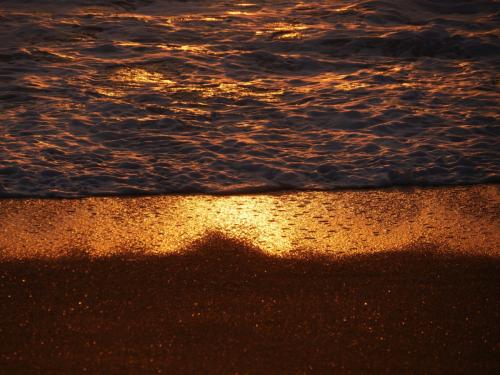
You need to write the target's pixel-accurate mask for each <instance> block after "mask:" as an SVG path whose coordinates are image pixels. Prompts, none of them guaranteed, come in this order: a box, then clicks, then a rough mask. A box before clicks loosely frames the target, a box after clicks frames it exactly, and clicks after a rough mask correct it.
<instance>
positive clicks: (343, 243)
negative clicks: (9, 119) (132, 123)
mask: <svg viewBox="0 0 500 375" xmlns="http://www.w3.org/2000/svg"><path fill="white" fill-rule="evenodd" d="M499 205H500V195H499V189H498V187H497V186H476V187H468V188H465V187H457V188H447V189H408V190H399V189H394V190H379V191H345V192H299V193H283V194H266V195H234V196H207V195H191V196H163V197H143V198H88V199H84V200H3V201H0V208H1V210H0V212H2V214H1V216H0V249H1V250H2V254H3V257H4V258H7V259H22V258H37V257H42V258H44V257H49V258H57V257H64V256H91V257H101V256H108V255H116V254H121V255H125V256H133V255H134V254H136V255H137V254H167V253H172V252H179V251H189V249H190V246H191V245H192V244H193V243H195V242H199V241H200V240H201V241H203V240H207V241H210V239H211V238H213V236H214V235H215V236H216V237H217V238H227V239H238V240H242V241H244V242H246V243H249V244H251V245H253V246H255V247H257V248H259V249H261V250H262V251H264V252H265V253H268V254H270V255H275V256H302V255H305V254H310V253H315V254H324V255H331V256H345V255H355V254H361V253H371V252H380V251H392V250H395V251H397V250H405V249H416V250H418V249H431V250H436V251H454V252H463V253H474V254H488V255H496V256H498V255H500V253H499V251H500V235H499V233H500V232H499V231H498V228H499V227H500V217H499V212H500V210H499Z"/></svg>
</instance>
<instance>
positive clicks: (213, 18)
mask: <svg viewBox="0 0 500 375" xmlns="http://www.w3.org/2000/svg"><path fill="white" fill-rule="evenodd" d="M499 24H500V3H499V2H497V1H487V0H476V1H473V0H470V1H462V0H385V1H382V0H381V1H377V0H329V1H326V0H325V1H297V0H293V1H292V0H289V1H280V0H276V1H256V0H242V2H241V3H238V2H237V1H227V0H226V1H222V0H210V1H194V0H193V1H174V0H169V1H167V0H163V1H162V0H135V1H134V0H107V1H106V0H66V1H63V0H29V1H26V0H23V1H18V0H0V196H38V197H46V196H61V197H78V196H87V195H103V194H135V193H147V194H150V193H151V194H155V193H169V192H241V191H266V190H273V189H321V190H323V189H326V190H328V189H336V188H346V187H376V186H388V185H400V184H410V185H411V184H415V185H440V184H469V183H482V182H498V181H499V180H500V178H499V177H500V126H499V125H500V124H499V121H498V119H499V116H498V115H499V88H498V76H499V67H500V40H499V38H500V33H499V31H498V30H499V29H498V25H499Z"/></svg>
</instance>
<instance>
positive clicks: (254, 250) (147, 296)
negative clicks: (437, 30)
mask: <svg viewBox="0 0 500 375" xmlns="http://www.w3.org/2000/svg"><path fill="white" fill-rule="evenodd" d="M456 189H458V190H456ZM496 189H497V187H496V186H482V187H481V186H476V187H470V188H466V187H462V188H452V189H446V188H441V189H434V190H432V189H431V190H432V191H429V190H427V189H424V190H419V189H417V190H416V191H407V190H398V191H397V194H399V196H400V197H403V196H405V195H409V196H410V197H412V198H415V195H414V194H419V196H420V197H421V199H420V201H418V200H417V201H416V205H417V207H425V204H424V203H423V201H425V199H422V197H425V196H427V195H426V194H430V195H429V196H432V195H433V194H435V193H436V192H438V193H439V194H440V195H441V196H442V201H443V202H448V203H446V204H448V205H450V204H451V203H450V202H451V200H448V201H447V199H446V197H447V196H448V195H449V193H453V194H452V196H453V197H455V199H454V201H453V202H454V203H455V205H454V206H453V207H455V214H457V215H459V217H462V218H463V221H462V222H463V223H467V227H465V226H463V227H462V232H463V236H465V237H467V236H468V234H470V233H472V234H474V233H476V232H475V231H478V232H479V229H477V228H474V223H478V224H477V225H479V223H481V226H483V224H484V223H486V222H490V224H491V225H492V226H493V227H494V226H496V227H497V228H498V210H497V207H498V200H495V199H485V197H490V198H492V197H494V194H493V193H494V192H495V190H496ZM459 191H461V193H458V192H459ZM478 192H482V193H481V194H483V195H482V198H480V196H479V193H478ZM375 193H376V194H379V195H378V196H379V197H385V198H384V199H380V200H379V201H378V205H381V206H382V207H393V208H392V209H387V211H388V212H390V213H391V214H394V213H396V212H399V213H400V214H399V215H400V216H399V217H400V218H401V220H407V217H408V216H407V215H406V214H405V212H406V213H407V212H408V210H410V207H408V206H405V205H404V204H402V203H404V202H406V201H405V200H404V199H403V200H400V201H398V202H399V204H400V205H399V209H396V208H395V205H396V203H394V201H393V200H392V201H391V199H389V198H394V195H393V194H394V193H395V192H394V191H393V190H390V191H376V192H373V191H360V192H339V193H330V194H338V197H341V196H342V194H345V195H344V198H345V199H344V200H342V199H340V198H339V200H340V201H341V202H344V203H346V202H349V200H347V198H349V199H351V202H354V203H353V207H356V204H355V202H356V199H354V198H356V197H357V198H358V199H360V197H358V196H357V194H359V195H365V196H367V195H368V196H370V194H375ZM317 194H319V193H317ZM492 194H493V195H492ZM286 196H287V195H286V194H285V195H283V194H278V195H275V196H274V197H277V198H276V199H278V200H280V199H284V198H283V197H286ZM472 196H475V197H476V198H474V199H475V200H473V201H472V203H470V201H468V200H467V199H470V198H471V197H472ZM280 197H281V198H280ZM353 197H354V198H353ZM448 197H449V196H448ZM229 198H231V197H229ZM331 198H332V196H330V199H331ZM95 199H98V198H95ZM99 199H101V200H103V202H104V201H106V202H108V203H106V204H107V205H108V206H110V205H111V204H112V203H113V202H115V203H116V198H112V199H111V198H99ZM130 199H131V201H130V202H134V203H130V202H129V203H130V205H129V207H135V211H134V210H133V212H136V213H138V212H140V214H138V215H139V216H140V217H141V218H143V216H141V215H148V214H149V213H150V211H148V207H155V205H151V204H149V205H148V204H142V203H144V202H148V200H155V199H156V200H159V201H160V202H162V200H165V199H167V201H168V199H169V198H168V197H153V198H151V197H150V198H130ZM183 199H191V200H193V199H194V198H193V197H192V196H189V197H183ZM197 199H202V196H200V197H198V198H197ZM203 199H206V198H203ZM212 199H213V201H212V202H211V204H215V203H214V202H217V201H218V200H219V199H221V200H225V199H228V197H213V198H212ZM231 199H234V197H233V198H231ZM371 199H372V202H376V200H374V199H373V196H372V197H371ZM143 200H145V201H143ZM41 202H43V204H44V205H45V207H48V206H57V205H66V206H67V207H71V206H72V204H76V202H80V204H82V203H81V201H67V200H63V201H51V200H48V201H41ZM71 202H73V203H71ZM91 202H93V204H95V200H91ZM141 202H142V203H141ZM468 202H469V203H468ZM480 202H483V203H482V204H479V203H480ZM21 203H22V205H21ZM302 203H304V201H303V202H302ZM37 204H38V206H37ZM84 204H89V203H88V202H87V203H84ZM443 204H444V203H443ZM12 205H16V207H17V209H18V211H17V214H18V215H23V214H24V215H28V214H29V215H32V218H31V219H30V220H37V221H38V222H39V227H41V228H43V227H44V225H46V222H48V221H50V220H57V221H55V222H53V227H55V228H57V227H58V226H61V225H63V223H62V221H60V220H59V219H58V218H50V217H48V216H46V217H45V219H44V220H42V218H41V217H40V216H36V214H35V213H36V210H34V209H33V207H35V208H37V209H39V208H40V207H41V206H40V205H41V203H37V202H35V201H29V200H28V201H6V200H4V201H0V208H1V210H0V213H1V214H2V215H1V219H0V222H1V223H2V226H3V227H5V223H6V222H7V221H6V218H7V217H9V218H12V216H11V214H12V211H11V210H12V207H13V206H12ZM215 205H216V204H215ZM22 206H24V209H21V207H22ZM98 207H101V208H102V207H103V206H98ZM188 207H192V206H188ZM285 207H286V205H285ZM474 207H475V208H476V210H475V211H474V210H472V209H471V208H474ZM7 208H8V209H7ZM370 209H371V210H372V212H377V209H376V208H374V207H372V208H370ZM469 209H470V210H469ZM413 210H414V211H412V212H413V214H412V216H416V217H418V212H419V211H418V210H415V209H414V208H413ZM49 211H50V210H49ZM340 211H341V212H342V210H340ZM435 211H436V212H440V211H439V210H437V209H436V210H435ZM448 211H449V212H450V215H449V216H450V217H452V215H451V213H452V212H454V211H453V210H451V209H450V208H449V210H448ZM47 212H48V211H47V210H45V211H43V210H40V211H38V214H39V215H43V214H44V213H47ZM175 212H177V213H178V212H179V211H175ZM284 212H286V210H285V211H284ZM481 212H482V214H480V213H481ZM110 213H112V211H111V212H110V211H99V210H96V213H95V215H93V216H92V215H91V217H94V219H93V220H96V221H97V222H98V223H100V222H105V221H99V220H100V219H102V218H103V217H105V216H106V215H108V214H110ZM290 213H293V211H290ZM67 215H69V214H67ZM124 215H125V216H128V217H130V218H131V220H132V218H133V215H132V214H131V211H130V210H129V211H126V212H125V213H124ZM474 215H476V216H481V217H482V221H480V220H476V221H473V220H469V221H465V219H466V218H471V217H475V216H474ZM229 216H231V215H229ZM61 217H64V215H61ZM306 217H307V216H306ZM79 218H80V219H81V218H82V216H79ZM204 218H205V219H204V221H205V222H207V221H209V220H208V219H207V218H206V216H205V217H204ZM27 220H28V219H27ZM89 220H90V219H89ZM115 220H118V218H116V219H115ZM134 220H135V219H134ZM155 220H156V221H158V220H160V218H156V219H154V220H152V221H151V222H149V223H147V224H146V223H145V224H143V228H144V231H145V232H147V231H148V230H151V229H150V228H151V227H152V224H151V223H152V222H155ZM242 220H243V219H242ZM318 220H321V219H318ZM417 222H418V220H417ZM451 222H452V223H453V221H451ZM18 223H20V224H19V225H18V229H19V230H18V232H17V236H18V239H19V240H20V241H22V240H23V238H24V237H22V233H23V231H22V229H23V228H24V227H23V224H22V223H23V222H22V221H21V220H19V221H18ZM85 223H87V224H85ZM255 223H258V221H255ZM262 223H263V225H264V226H266V225H269V223H268V222H267V221H262ZM418 223H420V222H418ZM191 224H192V223H191ZM325 224H326V223H325ZM73 225H74V227H75V228H76V229H77V228H78V225H81V226H84V225H87V227H85V226H84V227H85V228H92V227H93V226H92V225H90V224H89V222H88V221H87V222H86V221H84V220H81V221H78V220H75V221H73ZM116 225H117V226H119V221H116ZM207 225H208V224H207ZM233 225H234V223H233ZM304 225H312V224H311V223H309V224H307V222H306V220H304ZM331 225H333V224H331ZM359 225H361V224H353V225H352V228H354V229H352V228H351V232H352V233H355V231H356V230H358V229H357V228H361V227H360V226H359ZM418 225H420V226H423V225H424V224H423V223H420V224H418ZM96 226H97V225H96ZM96 226H94V227H96ZM447 226H450V228H451V229H450V230H451V232H452V233H454V232H453V230H454V229H453V228H454V226H453V225H448V224H447ZM12 228H15V227H11V229H12ZM32 229H33V230H32V232H33V233H32V236H33V237H31V238H36V236H37V235H38V238H39V239H40V243H41V244H42V245H43V246H42V248H43V249H45V250H46V253H45V255H44V254H43V253H42V252H41V251H40V249H38V250H37V251H33V252H32V253H25V254H18V256H14V255H15V251H14V250H13V249H14V247H10V248H8V247H7V246H8V244H9V243H14V242H5V241H4V242H3V243H2V251H3V253H4V255H5V254H10V256H4V258H3V260H2V262H0V298H1V299H2V301H1V303H0V317H1V318H0V333H1V336H2V340H0V372H2V373H9V374H11V373H64V374H67V373H82V372H88V373H106V374H110V373H140V372H143V373H169V374H170V373H214V374H234V373H239V374H246V373H251V374H254V373H273V374H274V373H278V374H281V373H283V374H284V373H287V374H290V373H332V372H335V373H366V372H370V373H402V372H405V373H408V372H411V373H424V372H425V373H492V374H493V373H498V372H499V370H500V361H499V359H498V358H499V357H500V355H499V354H500V353H499V352H500V345H499V338H500V327H499V326H500V325H499V323H498V322H499V321H500V309H499V307H500V295H499V293H498V287H499V285H500V276H499V275H500V258H499V257H498V254H497V253H495V252H494V251H493V250H488V249H487V248H484V247H481V243H479V242H478V245H477V246H473V245H470V243H468V242H467V241H464V242H463V243H466V244H467V246H468V248H469V250H470V251H465V250H464V249H465V247H464V248H457V249H455V248H448V249H446V250H445V249H444V244H443V243H439V241H437V240H436V241H434V242H431V241H430V240H429V239H432V238H436V239H437V238H438V237H439V236H438V235H437V234H436V235H435V236H434V237H433V236H432V235H430V234H429V236H428V237H426V238H427V239H428V240H429V241H427V242H426V241H421V242H415V241H413V242H411V241H410V242H409V243H406V244H401V243H399V242H395V243H394V244H396V245H398V246H395V247H391V246H389V245H387V246H386V248H385V250H384V249H378V248H376V249H375V250H374V249H371V250H369V249H368V248H367V249H368V250H366V251H362V248H360V249H361V250H359V251H354V250H352V251H349V250H347V251H346V252H345V253H339V252H334V251H330V252H329V251H327V250H324V249H321V250H320V251H319V250H318V251H314V250H315V249H314V247H311V248H310V249H309V250H310V251H305V250H303V251H300V252H293V251H284V252H283V253H279V252H276V251H274V252H273V251H271V250H269V249H268V250H264V249H263V248H261V247H258V246H257V244H258V241H253V242H252V236H250V237H245V236H244V235H241V236H239V237H236V236H234V235H233V234H232V232H230V231H223V230H222V229H221V230H219V231H208V232H207V233H205V235H204V236H201V237H193V238H191V242H188V243H189V244H188V245H186V246H184V247H182V246H181V247H180V248H179V249H177V250H176V251H171V252H169V251H164V252H163V253H158V252H154V251H152V250H151V249H147V248H143V249H142V250H141V248H140V247H139V250H136V251H135V249H134V248H133V246H132V245H131V246H130V247H128V248H124V249H122V251H121V252H118V251H111V252H108V253H106V252H99V251H97V250H98V249H99V247H98V246H94V247H92V246H90V247H89V248H88V251H87V252H81V251H74V252H71V251H66V252H62V251H59V250H57V251H53V252H51V248H50V246H49V245H48V244H49V243H50V242H49V241H48V240H47V233H49V232H43V230H42V231H41V230H40V229H36V228H35V227H33V228H32ZM37 230H38V232H37ZM77 232H78V231H77ZM180 232H182V228H181V231H180ZM257 232H258V231H257V229H256V230H255V231H254V232H248V233H250V234H252V233H253V234H255V233H257ZM434 232H436V233H440V232H439V228H438V227H436V226H431V227H430V228H428V229H427V233H434ZM11 233H14V234H15V231H13V232H11ZM5 234H6V233H5V232H4V233H3V234H2V238H5ZM181 234H182V233H179V237H181ZM243 234H244V233H243ZM88 235H89V236H92V235H93V234H92V232H88ZM353 235H354V236H355V234H353ZM384 235H386V236H387V238H391V235H390V234H383V233H382V234H378V235H375V234H372V236H371V237H370V238H372V239H373V241H374V242H377V241H378V240H376V238H378V237H380V236H382V237H383V236H384ZM495 235H496V234H495V233H490V234H488V235H485V236H484V237H485V238H486V240H485V241H484V243H487V242H488V241H489V243H490V248H492V249H496V250H498V247H497V245H498V243H497V242H495V241H496V237H495ZM44 236H45V237H44ZM113 236H114V233H113V235H112V236H111V237H112V238H114V237H113ZM332 236H334V234H332ZM9 238H11V239H12V236H11V237H9ZM54 238H57V237H54ZM78 238H79V237H78V236H75V240H76V239H78ZM144 238H147V237H142V239H144ZM318 238H319V236H318ZM478 238H479V237H478ZM101 240H102V241H104V240H105V238H102V237H101ZM368 242H370V241H368ZM457 242H460V241H457ZM94 243H98V241H95V242H94ZM35 244H36V242H35V240H33V242H30V246H31V247H33V248H36V246H35ZM322 244H323V242H322V241H320V240H319V239H318V248H321V247H322ZM122 245H123V244H122ZM474 247H480V249H478V248H474ZM53 248H57V244H56V243H53ZM264 248H265V247H264ZM96 249H97V250H96ZM100 249H102V247H101V248H100ZM108 249H109V248H108ZM485 249H486V250H485ZM26 254H29V256H28V255H26Z"/></svg>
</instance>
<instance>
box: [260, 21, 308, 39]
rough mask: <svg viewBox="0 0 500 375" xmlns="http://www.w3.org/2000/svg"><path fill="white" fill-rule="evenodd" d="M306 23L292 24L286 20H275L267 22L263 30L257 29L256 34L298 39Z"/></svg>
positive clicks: (305, 27)
mask: <svg viewBox="0 0 500 375" xmlns="http://www.w3.org/2000/svg"><path fill="white" fill-rule="evenodd" d="M307 28H308V27H307V25H303V24H292V23H287V22H277V23H272V24H268V25H267V26H266V29H265V30H258V31H256V32H255V34H256V35H264V36H270V37H273V38H276V39H283V40H285V39H300V38H302V37H303V34H302V33H301V31H302V30H305V29H307Z"/></svg>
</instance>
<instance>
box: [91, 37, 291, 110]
mask: <svg viewBox="0 0 500 375" xmlns="http://www.w3.org/2000/svg"><path fill="white" fill-rule="evenodd" d="M183 47H184V46H183ZM185 47H186V50H187V49H189V48H190V46H185ZM110 80H111V82H113V83H114V85H113V87H99V88H97V89H96V90H97V92H99V93H100V94H102V95H105V96H122V95H126V91H125V90H121V89H120V86H122V85H124V84H125V85H127V86H128V87H131V88H142V87H145V86H147V87H148V88H151V89H153V90H155V91H161V92H167V93H170V94H183V95H184V96H186V97H187V98H189V97H191V99H193V100H196V99H197V98H198V99H209V98H213V97H226V98H232V99H240V98H254V99H257V100H260V101H263V102H276V101H278V100H279V97H280V96H281V95H283V94H284V92H285V91H284V90H283V89H276V88H274V89H272V88H268V87H265V86H264V85H263V83H262V82H260V81H259V80H253V81H247V82H245V81H237V80H232V79H230V78H220V79H219V78H211V79H207V80H204V81H201V82H198V83H183V82H176V81H173V80H171V79H168V78H166V77H165V75H164V74H163V73H161V72H157V71H151V70H146V69H142V68H120V69H118V70H116V71H115V72H114V73H113V74H112V75H111V77H110Z"/></svg>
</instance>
